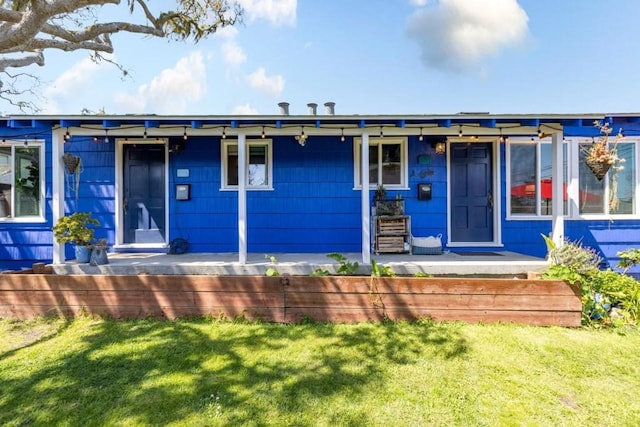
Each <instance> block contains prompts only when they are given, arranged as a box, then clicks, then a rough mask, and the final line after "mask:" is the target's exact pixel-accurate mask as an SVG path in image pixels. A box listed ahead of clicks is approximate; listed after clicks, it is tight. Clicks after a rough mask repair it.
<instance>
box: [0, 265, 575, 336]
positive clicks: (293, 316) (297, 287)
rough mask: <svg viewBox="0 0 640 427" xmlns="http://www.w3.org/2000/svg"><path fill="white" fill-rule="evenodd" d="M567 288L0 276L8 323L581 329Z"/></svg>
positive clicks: (457, 282) (499, 282)
mask: <svg viewBox="0 0 640 427" xmlns="http://www.w3.org/2000/svg"><path fill="white" fill-rule="evenodd" d="M581 308H582V307H581V301H580V292H579V290H578V289H576V288H574V287H572V286H570V285H568V284H567V283H565V282H563V281H556V280H528V279H482V278H418V277H394V278H391V277H389V278H386V277H385V278H376V279H372V278H371V277H340V276H338V277H336V276H330V277H307V276H286V277H264V276H186V275H185V276H182V275H180V276H177V275H176V276H169V275H166V276H153V275H139V276H108V275H97V276H91V275H51V274H2V275H0V317H4V318H15V319H26V318H30V317H34V316H40V315H63V316H67V317H72V316H76V315H79V314H93V315H100V316H109V317H113V318H118V319H120V318H147V317H153V318H169V319H173V318H179V317H189V316H213V317H225V318H230V319H231V318H235V317H237V316H244V317H246V318H248V319H260V320H265V321H273V322H285V323H288V322H298V321H301V320H304V319H312V320H315V321H321V322H325V321H329V322H360V321H369V320H373V321H375V320H383V319H390V320H401V319H418V318H431V319H433V320H436V321H440V320H462V321H467V322H517V323H525V324H532V325H560V326H580V319H581Z"/></svg>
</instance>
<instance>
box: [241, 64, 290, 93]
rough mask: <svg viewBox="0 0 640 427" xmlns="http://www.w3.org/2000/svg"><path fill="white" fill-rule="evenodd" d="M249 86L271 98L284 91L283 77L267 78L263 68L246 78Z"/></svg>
mask: <svg viewBox="0 0 640 427" xmlns="http://www.w3.org/2000/svg"><path fill="white" fill-rule="evenodd" d="M247 82H248V83H249V86H251V87H252V88H254V89H257V90H259V91H261V92H264V93H267V94H269V95H272V96H279V95H280V94H281V93H282V91H283V90H284V77H282V76H272V77H268V76H267V75H266V73H265V71H264V68H262V67H260V68H258V69H257V70H256V71H255V72H254V73H252V74H249V75H248V76H247Z"/></svg>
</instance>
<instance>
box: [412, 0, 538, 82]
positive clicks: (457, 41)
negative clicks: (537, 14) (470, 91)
mask: <svg viewBox="0 0 640 427" xmlns="http://www.w3.org/2000/svg"><path fill="white" fill-rule="evenodd" d="M414 3H416V1H414ZM528 21H529V18H528V16H527V13H526V12H525V11H524V9H522V7H521V6H520V5H519V4H518V2H517V0H493V1H487V2H483V4H482V7H479V5H478V3H477V2H476V1H471V0H440V1H439V2H438V3H436V4H433V5H431V6H429V7H426V8H422V9H419V10H417V11H416V12H414V14H413V15H412V16H411V17H410V18H409V23H408V33H409V36H410V37H411V38H413V39H415V40H416V41H417V42H418V44H419V46H420V49H421V53H422V54H421V56H422V60H423V61H424V62H425V64H426V65H427V66H429V67H433V68H440V69H444V70H452V71H458V72H462V71H467V70H469V69H473V68H475V67H476V65H477V63H479V62H481V60H482V59H484V58H486V57H488V56H492V55H496V54H497V53H498V52H500V51H501V50H502V49H505V48H509V47H513V46H516V45H518V44H520V43H522V42H523V41H524V40H525V38H526V36H527V34H528Z"/></svg>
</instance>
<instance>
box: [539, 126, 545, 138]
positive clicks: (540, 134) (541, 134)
mask: <svg viewBox="0 0 640 427" xmlns="http://www.w3.org/2000/svg"><path fill="white" fill-rule="evenodd" d="M543 136H544V135H543V133H542V129H540V126H538V138H542V137H543Z"/></svg>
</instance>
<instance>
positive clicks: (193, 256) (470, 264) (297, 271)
mask: <svg viewBox="0 0 640 427" xmlns="http://www.w3.org/2000/svg"><path fill="white" fill-rule="evenodd" d="M269 255H270V256H273V257H275V260H276V263H275V264H273V263H272V262H271V260H269V259H266V258H265V255H264V254H256V253H250V254H247V261H246V263H244V264H241V263H239V262H238V254H237V253H186V254H181V255H171V254H166V253H110V254H109V264H106V265H98V266H92V265H89V264H78V263H75V262H74V261H67V262H66V263H65V264H54V265H52V268H53V271H54V272H55V273H56V274H90V275H96V274H102V275H138V274H149V275H176V274H178V275H259V276H261V275H264V274H265V272H266V270H267V269H268V268H269V267H274V268H275V269H276V270H277V271H278V272H279V273H280V274H289V275H292V276H299V275H309V274H311V273H312V272H313V271H315V270H316V269H324V270H327V271H328V272H329V273H335V271H336V269H337V268H338V267H339V265H338V263H337V262H336V261H334V260H333V259H331V258H328V257H327V255H326V254H307V253H296V254H292V253H277V254H269ZM343 255H344V256H345V257H346V258H347V260H348V261H349V262H358V263H360V267H359V269H358V274H362V275H370V274H371V265H368V264H366V265H363V264H362V261H361V260H362V256H361V254H360V253H347V254H343ZM372 258H373V259H374V260H375V262H376V263H377V264H378V265H385V266H389V267H390V268H391V269H392V270H393V271H394V272H395V274H397V275H401V276H413V275H415V274H416V273H426V274H431V275H434V276H466V277H506V278H512V277H526V276H527V274H528V273H530V272H540V271H542V270H544V269H545V268H546V267H547V265H548V264H547V261H546V260H545V259H542V258H536V257H532V256H529V255H523V254H519V253H515V252H510V251H490V252H488V251H483V252H454V251H445V253H443V254H442V255H411V254H392V255H389V254H381V255H372Z"/></svg>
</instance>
